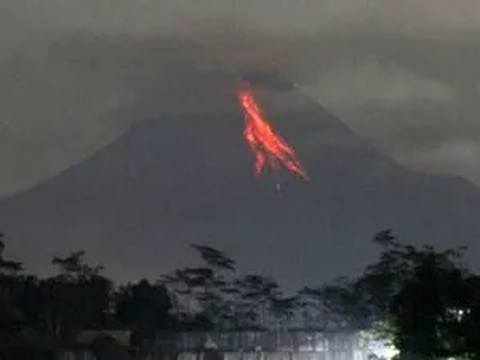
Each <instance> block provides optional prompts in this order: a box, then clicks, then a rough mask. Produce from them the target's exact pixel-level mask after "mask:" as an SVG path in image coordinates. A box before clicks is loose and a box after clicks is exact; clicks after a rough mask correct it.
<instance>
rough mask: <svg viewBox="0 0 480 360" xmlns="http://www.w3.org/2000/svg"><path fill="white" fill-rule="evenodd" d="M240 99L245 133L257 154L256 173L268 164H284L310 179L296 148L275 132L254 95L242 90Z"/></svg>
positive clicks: (275, 168) (277, 166) (260, 171)
mask: <svg viewBox="0 0 480 360" xmlns="http://www.w3.org/2000/svg"><path fill="white" fill-rule="evenodd" d="M238 99H239V101H240V104H241V105H242V108H243V112H244V114H245V130H244V132H243V135H244V137H245V140H246V142H247V144H248V145H249V146H250V148H251V149H252V151H253V153H254V155H255V173H256V174H257V175H259V174H261V173H262V171H263V170H264V168H265V167H266V166H267V165H268V166H270V167H271V168H272V169H273V170H278V169H279V168H280V167H281V166H283V167H284V168H285V169H287V170H288V171H290V172H292V173H293V174H295V175H297V176H298V177H300V178H302V179H308V174H307V171H306V170H305V168H304V167H303V166H302V164H301V163H300V161H299V160H298V159H297V157H296V155H295V150H294V149H293V148H292V147H291V146H290V145H289V144H288V143H287V142H286V140H284V139H282V137H281V136H280V135H278V134H276V133H275V131H274V130H273V128H272V126H271V125H270V124H269V123H268V121H267V120H266V118H265V117H264V115H263V114H262V111H261V110H260V108H259V106H258V105H257V103H256V102H255V99H254V98H253V95H252V94H251V93H250V92H249V91H247V90H242V91H239V93H238Z"/></svg>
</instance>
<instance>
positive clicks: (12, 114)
mask: <svg viewBox="0 0 480 360" xmlns="http://www.w3.org/2000/svg"><path fill="white" fill-rule="evenodd" d="M479 28H480V2H479V1H478V0H456V1H451V0H435V1H432V0H378V1H373V0H370V1H368V0H323V1H319V0H299V1H291V0H263V1H259V0H246V1H220V0H202V1H193V0H188V1H187V0H169V1H165V0H155V1H154V0H148V1H147V0H138V1H131V0H115V1H113V0H82V1H78V0H44V1H30V0H3V1H1V2H0V163H1V164H2V166H3V169H2V174H1V176H0V196H6V195H9V194H12V193H15V192H18V191H20V190H22V189H25V188H28V187H30V186H32V185H34V184H36V183H38V182H39V181H41V180H43V179H46V178H48V177H51V176H53V175H55V174H56V173H58V172H59V171H61V170H62V169H65V168H67V167H68V166H69V165H71V164H73V163H76V162H78V161H81V160H82V159H84V158H85V157H86V156H88V155H90V154H92V153H93V152H95V151H96V150H98V149H100V148H101V147H103V146H104V145H106V144H107V143H109V142H110V141H111V140H113V139H115V138H116V137H118V136H119V135H120V134H121V133H122V132H123V131H124V130H125V129H127V128H128V126H129V125H130V124H132V123H133V122H135V121H137V120H138V119H140V118H141V117H142V116H143V115H145V114H146V113H148V111H149V110H148V108H149V106H151V105H152V104H153V103H154V101H155V96H156V94H158V93H165V92H169V91H176V90H175V89H176V87H178V88H182V87H184V86H189V87H192V88H193V89H196V88H195V86H198V84H192V83H191V81H190V82H189V77H188V71H187V70H186V69H188V67H189V66H192V65H194V66H195V67H197V68H201V69H202V70H203V71H206V72H208V71H224V72H225V74H226V79H230V78H232V79H233V75H232V72H234V71H237V70H238V71H241V70H242V69H252V68H261V69H275V70H276V71H278V72H280V73H283V75H284V76H286V77H288V78H290V79H291V80H292V81H294V82H296V83H297V84H298V85H299V86H300V88H301V89H303V91H304V92H305V93H306V94H308V95H309V96H310V97H312V98H313V99H315V100H318V101H320V102H322V103H323V104H324V105H326V107H327V108H328V109H329V110H331V111H332V112H333V113H335V114H337V115H338V116H339V117H340V118H341V119H342V120H343V121H344V122H345V123H347V124H348V125H349V126H350V127H352V128H353V129H354V130H355V131H356V132H357V133H358V134H360V135H362V136H363V137H365V138H367V139H369V140H370V141H371V142H372V143H374V144H376V145H377V146H379V147H381V148H382V149H384V150H385V151H386V152H387V153H389V154H391V155H392V156H394V157H395V158H396V159H398V160H400V161H402V162H404V163H405V164H408V165H411V166H415V167H418V168H420V169H425V170H434V171H445V172H454V173H458V174H462V175H464V176H466V177H468V178H469V179H471V180H473V181H475V182H476V183H477V184H480V170H479V169H480V147H479V140H480V123H479V122H478V120H477V116H478V115H479V113H480V105H478V104H480V102H478V96H479V95H480V85H479V84H480V83H479V78H480V70H478V64H480V37H479V36H478V33H479V30H480V29H479ZM171 36H175V37H176V38H183V39H191V40H192V39H193V40H195V41H197V42H198V43H199V44H201V45H202V47H200V48H199V49H198V50H192V49H190V48H188V49H185V48H183V47H182V46H181V44H180V45H178V46H177V45H176V46H170V45H168V44H170V43H169V41H170V40H168V37H171ZM146 38H148V44H145V43H144V42H143V41H144V39H146ZM162 44H167V45H162ZM219 64H221V65H220V66H219ZM198 91H199V92H201V88H199V89H198ZM188 101H194V100H192V99H187V102H186V104H187V105H188Z"/></svg>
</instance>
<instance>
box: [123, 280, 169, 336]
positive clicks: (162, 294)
mask: <svg viewBox="0 0 480 360" xmlns="http://www.w3.org/2000/svg"><path fill="white" fill-rule="evenodd" d="M115 308H116V311H115V318H116V319H117V320H118V321H119V322H120V323H122V324H123V325H124V326H127V327H128V328H130V329H132V330H134V331H135V334H136V339H137V341H136V342H137V344H141V343H143V342H145V341H148V340H152V339H154V338H155V336H156V335H157V334H158V333H160V332H162V331H167V330H172V329H173V328H174V327H175V325H176V324H175V320H174V319H173V316H172V315H171V314H170V311H171V309H172V303H171V300H170V297H169V294H168V291H167V289H166V288H165V287H164V286H163V285H161V284H151V283H150V282H149V281H148V280H145V279H143V280H140V281H139V282H137V283H134V284H128V285H127V286H124V287H122V288H120V289H119V291H118V292H117V299H116V306H115Z"/></svg>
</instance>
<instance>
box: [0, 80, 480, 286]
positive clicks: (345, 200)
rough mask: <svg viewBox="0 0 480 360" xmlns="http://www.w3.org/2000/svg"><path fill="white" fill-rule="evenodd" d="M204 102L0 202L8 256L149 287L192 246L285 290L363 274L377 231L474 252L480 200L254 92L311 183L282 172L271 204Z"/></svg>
mask: <svg viewBox="0 0 480 360" xmlns="http://www.w3.org/2000/svg"><path fill="white" fill-rule="evenodd" d="M202 79H203V78H202ZM203 80H205V79H203ZM208 86H209V83H208V82H207V83H205V84H204V85H203V88H204V89H206V90H205V91H206V92H208ZM187 95H188V94H187ZM190 95H191V94H190ZM202 96H204V97H205V96H206V95H205V93H203V94H202ZM215 96H216V95H215V94H213V95H212V99H211V100H212V101H209V102H208V103H207V105H205V104H202V106H199V107H193V108H190V109H189V108H182V107H179V108H178V109H177V110H176V111H170V110H169V111H164V112H162V109H161V108H160V109H157V110H158V111H152V112H150V114H149V115H148V116H146V115H144V116H145V117H144V118H143V119H141V120H140V121H138V122H137V123H136V125H134V126H132V127H131V128H130V129H129V130H128V131H127V132H126V133H125V134H124V135H123V136H122V137H121V138H119V139H117V140H116V141H115V142H113V143H112V144H110V145H109V146H107V147H106V148H104V149H102V150H101V151H99V152H97V153H96V154H94V155H93V156H91V157H90V158H88V159H87V160H85V161H83V162H81V163H79V164H77V165H75V166H72V167H70V168H69V169H67V170H65V171H64V172H62V173H61V174H59V175H58V176H56V177H54V178H52V179H50V180H47V181H45V182H43V183H41V184H40V185H38V186H37V187H35V188H32V189H30V190H28V191H25V192H23V193H20V194H17V195H15V196H12V197H10V198H7V199H4V200H2V201H1V202H0V229H1V230H2V231H3V232H4V233H5V234H6V235H7V238H6V240H7V247H8V249H7V250H8V253H9V254H11V255H12V256H15V257H17V258H18V259H20V260H22V261H24V262H25V263H26V266H27V267H28V268H29V269H32V270H34V271H40V272H42V273H44V272H45V271H46V268H48V266H46V264H48V263H49V260H50V258H51V256H52V255H53V254H59V253H65V252H68V251H71V250H85V251H86V252H87V258H88V259H90V260H92V261H94V262H101V263H102V264H103V265H104V266H105V267H106V269H107V271H108V273H109V274H110V275H112V276H114V277H115V278H116V279H118V280H130V279H134V278H138V277H149V278H154V279H155V278H158V276H160V274H162V273H164V272H166V271H168V270H171V269H173V268H175V267H177V266H183V265H185V264H187V263H189V261H190V256H192V254H191V253H190V251H189V250H188V245H189V244H208V245H212V246H215V247H218V248H220V249H222V250H224V251H226V252H227V253H229V254H230V255H231V256H232V257H234V258H235V259H237V260H238V263H239V267H240V269H241V270H242V271H244V272H248V271H252V272H253V271H255V272H261V273H264V274H266V275H271V276H274V277H275V278H276V279H278V280H279V281H280V282H281V283H283V284H284V285H286V286H287V287H290V288H293V287H298V286H303V285H305V284H311V285H312V284H319V283H321V282H322V281H325V280H327V279H331V278H333V277H336V276H339V275H348V274H352V273H354V272H356V271H359V270H361V269H362V268H363V266H364V265H366V264H367V263H368V262H369V261H372V260H374V259H375V256H376V252H375V247H374V246H373V245H372V244H371V243H370V241H369V240H370V238H371V237H372V236H373V234H374V233H375V232H376V231H379V230H383V229H386V228H392V229H394V231H395V233H396V234H398V235H399V236H400V238H401V239H403V240H405V241H406V242H411V243H417V244H423V243H430V244H433V245H437V246H440V247H443V246H451V245H458V244H466V245H468V246H469V247H470V255H469V256H471V257H472V258H474V257H475V256H478V255H480V248H479V247H478V245H476V244H477V239H478V238H479V235H480V222H479V221H478V218H479V216H480V192H479V190H478V189H477V188H476V187H475V186H474V185H472V184H471V183H469V182H468V181H466V180H463V179H461V178H455V177H447V176H440V175H432V174H423V173H418V172H413V171H410V170H408V169H406V168H404V167H402V166H401V165H399V164H397V163H396V162H395V161H393V160H392V159H390V158H389V157H388V156H386V155H385V154H383V153H381V152H380V151H379V150H377V149H376V148H374V147H372V146H370V145H369V144H368V143H366V142H365V141H364V140H363V139H362V138H360V137H358V136H357V135H356V134H354V133H353V132H352V131H351V130H350V129H349V128H347V127H346V126H345V125H343V124H342V123H341V122H340V121H339V120H338V119H337V118H335V116H333V115H332V114H330V113H329V112H328V111H326V110H325V109H324V108H323V107H321V106H320V105H318V104H315V103H312V102H311V101H310V100H308V99H306V98H304V97H303V96H302V95H301V94H300V93H298V92H295V91H282V92H275V91H270V90H268V89H263V90H259V97H260V100H261V103H262V104H263V105H264V107H265V111H266V113H267V114H268V116H269V118H271V119H273V121H274V122H275V127H276V128H278V129H279V131H280V132H281V133H282V134H285V135H286V136H287V137H288V138H289V140H291V141H292V143H294V144H295V147H296V151H297V153H298V155H299V157H300V158H301V159H302V162H303V164H304V165H305V167H306V168H308V169H309V176H310V180H309V181H299V180H298V179H295V178H294V177H292V176H291V175H290V174H284V175H282V179H281V181H282V189H283V190H282V192H281V193H278V192H276V191H275V190H274V189H273V187H272V183H273V180H272V179H271V178H270V177H269V176H268V174H265V176H263V177H261V178H258V177H255V176H253V175H252V173H251V167H252V158H251V154H250V152H249V150H248V149H247V147H246V145H245V143H244V139H243V137H242V132H243V124H244V122H243V114H242V111H241V109H240V108H239V107H238V104H236V99H235V96H234V95H232V96H231V104H230V103H227V104H226V103H225V102H222V103H221V106H220V105H219V106H216V105H215V104H216V98H213V97H215ZM222 96H225V98H226V97H227V96H226V95H225V94H224V95H222ZM222 101H223V100H222ZM275 181H276V180H275Z"/></svg>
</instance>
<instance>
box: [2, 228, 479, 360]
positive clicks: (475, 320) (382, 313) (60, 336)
mask: <svg viewBox="0 0 480 360" xmlns="http://www.w3.org/2000/svg"><path fill="white" fill-rule="evenodd" d="M373 241H374V242H375V243H377V244H378V245H379V247H380V250H381V253H380V256H379V258H378V260H377V262H375V263H374V264H372V265H370V266H368V267H367V268H366V269H365V271H364V273H363V274H361V275H359V276H358V277H356V278H342V279H339V280H337V281H335V282H333V283H330V284H325V285H322V286H320V287H318V288H303V289H301V290H300V291H299V292H298V293H296V294H294V295H286V294H284V293H283V292H282V290H281V288H280V286H279V285H278V284H277V283H276V282H275V281H274V280H272V279H269V278H267V277H264V276H261V275H257V274H249V275H239V274H238V272H237V271H236V266H235V261H234V260H232V259H231V258H229V257H228V256H227V255H226V254H224V253H223V252H221V251H219V250H217V249H214V248H211V247H208V246H198V245H194V246H192V247H193V249H194V250H195V251H196V252H197V253H198V255H199V258H200V260H201V262H200V265H199V266H196V267H191V268H184V269H178V270H175V271H173V272H172V273H171V274H167V275H166V276H163V277H161V278H160V279H159V280H158V281H156V282H150V281H148V280H145V279H142V280H139V281H137V282H135V283H130V284H126V285H115V284H114V283H113V281H112V280H110V279H108V278H107V277H106V276H104V275H103V268H102V266H101V265H89V264H87V263H86V262H85V261H84V253H83V252H81V251H78V252H72V253H71V254H69V255H67V256H65V257H55V258H53V259H52V260H51V261H52V264H53V265H55V267H56V269H57V272H56V274H55V275H54V276H52V277H49V278H39V277H37V276H34V275H31V274H28V272H26V271H25V270H24V267H23V264H21V263H19V262H17V261H15V260H14V259H11V258H9V257H8V256H7V255H6V254H5V251H4V250H5V242H3V241H0V359H13V358H24V359H27V358H29V357H30V355H28V354H37V355H35V357H34V358H36V359H40V358H41V357H40V355H38V354H54V353H55V351H57V350H58V349H64V348H65V349H66V348H69V347H74V346H76V342H77V339H78V336H79V334H81V333H82V332H83V331H85V330H131V331H132V344H133V346H134V347H135V348H142V347H145V346H148V345H149V344H151V343H152V342H153V341H154V340H155V339H157V338H158V336H159V335H161V334H165V333H171V332H178V331H192V330H204V331H213V330H214V331H231V330H252V329H257V330H262V329H265V330H267V329H269V330H277V331H281V330H288V329H298V328H302V329H309V330H317V331H322V330H348V331H350V330H365V329H375V330H376V331H377V333H378V334H379V336H383V337H386V338H388V339H391V341H392V342H393V344H394V345H395V346H396V348H397V349H398V350H399V352H400V354H399V356H400V357H401V358H405V359H440V358H444V359H447V358H462V359H480V277H479V276H478V275H476V274H475V273H473V272H472V271H471V270H469V269H468V268H466V267H465V266H464V265H463V264H462V261H461V260H462V254H463V252H464V251H465V249H463V248H458V249H450V250H445V251H437V250H435V249H434V248H433V247H430V246H423V247H414V246H411V245H405V244H402V243H400V242H399V241H398V240H397V239H396V238H395V237H394V236H393V235H392V233H391V232H390V231H383V232H380V233H378V234H377V235H376V236H375V237H374V239H373ZM93 343H94V342H93ZM92 346H93V345H92ZM19 351H20V353H21V354H22V355H21V356H20V357H19V355H18V354H19ZM15 354H17V355H15ZM31 358H33V357H31Z"/></svg>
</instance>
